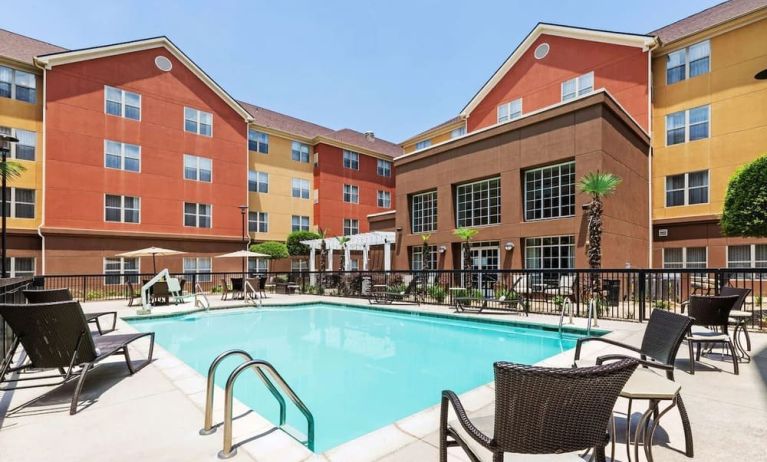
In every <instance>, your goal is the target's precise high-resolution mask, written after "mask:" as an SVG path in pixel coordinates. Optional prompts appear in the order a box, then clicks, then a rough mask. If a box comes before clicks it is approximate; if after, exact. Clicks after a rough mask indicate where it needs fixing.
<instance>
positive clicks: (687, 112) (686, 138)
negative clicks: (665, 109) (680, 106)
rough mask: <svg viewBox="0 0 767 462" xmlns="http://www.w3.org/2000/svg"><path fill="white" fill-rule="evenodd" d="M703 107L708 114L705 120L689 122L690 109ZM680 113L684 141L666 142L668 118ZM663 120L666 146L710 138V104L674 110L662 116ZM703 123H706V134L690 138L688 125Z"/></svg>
mask: <svg viewBox="0 0 767 462" xmlns="http://www.w3.org/2000/svg"><path fill="white" fill-rule="evenodd" d="M703 108H705V109H706V114H707V116H708V117H707V118H706V122H698V123H695V124H690V111H695V110H697V109H703ZM682 113H683V114H684V141H681V142H679V143H672V144H669V143H668V131H669V118H671V117H672V116H675V115H677V114H682ZM663 122H664V124H665V133H664V135H665V140H664V142H665V143H666V146H667V147H668V146H677V145H680V144H687V143H692V142H695V141H700V140H707V139H709V138H711V105H710V104H704V105H702V106H697V107H691V108H689V109H685V110H682V111H676V112H672V113H670V114H666V117H664V119H663ZM703 123H706V124H708V129H707V130H706V136H705V137H703V138H696V139H694V140H690V127H691V126H693V125H701V124H703ZM675 130H678V129H675Z"/></svg>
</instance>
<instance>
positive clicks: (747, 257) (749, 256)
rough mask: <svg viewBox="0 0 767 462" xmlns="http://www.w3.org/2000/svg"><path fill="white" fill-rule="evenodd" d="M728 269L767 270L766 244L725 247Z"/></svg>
mask: <svg viewBox="0 0 767 462" xmlns="http://www.w3.org/2000/svg"><path fill="white" fill-rule="evenodd" d="M727 267H728V268H767V244H750V245H749V244H746V245H731V246H729V247H727Z"/></svg>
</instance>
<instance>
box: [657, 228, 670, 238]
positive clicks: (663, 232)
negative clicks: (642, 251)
mask: <svg viewBox="0 0 767 462" xmlns="http://www.w3.org/2000/svg"><path fill="white" fill-rule="evenodd" d="M658 237H668V229H666V228H663V229H659V230H658Z"/></svg>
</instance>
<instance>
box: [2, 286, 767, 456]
mask: <svg viewBox="0 0 767 462" xmlns="http://www.w3.org/2000/svg"><path fill="white" fill-rule="evenodd" d="M215 298H216V299H217V298H218V297H215ZM321 298H323V297H316V296H303V295H295V296H280V295H274V296H272V297H271V298H270V299H269V300H268V303H270V304H282V303H296V302H309V301H317V300H319V299H321ZM212 301H213V300H212ZM328 301H333V302H341V301H347V300H342V299H338V298H328ZM348 302H349V303H350V304H355V305H357V304H359V305H360V306H367V302H364V301H359V300H348ZM213 304H214V306H221V305H222V302H220V301H213ZM225 305H231V303H225ZM83 307H84V309H85V310H86V311H103V310H105V309H107V310H108V309H117V310H118V311H119V312H120V315H121V316H128V315H132V314H135V308H127V307H126V306H125V304H124V303H123V302H92V303H86V304H84V305H83ZM187 308H189V307H187ZM395 308H403V309H407V310H415V309H417V310H420V311H424V312H435V313H442V314H445V313H451V312H452V310H450V309H449V308H447V307H444V306H421V307H413V306H406V307H405V306H400V307H395ZM176 310H177V308H175V307H172V308H159V309H157V310H155V314H158V313H162V312H170V311H176ZM462 316H480V317H482V318H495V319H504V320H520V319H521V320H523V321H526V322H527V321H530V322H542V323H547V324H556V322H557V321H558V319H557V318H556V317H553V316H542V315H531V316H530V317H529V318H520V317H519V316H517V315H508V314H495V315H493V314H490V315H486V314H482V315H469V314H467V315H462ZM576 322H577V323H580V324H581V325H582V324H583V320H576ZM118 327H119V328H120V330H121V331H129V330H130V329H131V328H130V326H128V325H127V324H125V323H124V322H123V321H120V322H119V324H118ZM600 327H603V328H606V329H610V330H611V331H612V333H611V334H610V335H611V336H612V337H614V338H616V339H621V340H625V341H628V342H630V343H634V344H637V345H638V344H639V342H640V341H641V335H642V332H643V330H644V325H642V324H636V323H623V322H609V321H603V322H600ZM752 340H753V352H752V354H753V356H754V359H753V361H752V362H751V363H749V364H741V371H740V375H739V376H734V375H733V374H732V373H731V368H732V364H731V363H728V362H726V361H720V360H719V359H718V355H712V356H711V357H709V358H704V359H703V361H702V363H699V364H698V367H697V373H696V374H695V375H694V376H693V375H689V374H687V373H686V372H684V371H686V370H687V366H688V360H687V354H686V351H687V350H686V348H685V347H683V348H682V351H681V353H680V359H679V360H678V362H677V367H678V368H680V369H682V370H680V371H679V372H678V373H677V374H676V376H677V381H678V382H679V383H680V384H681V385H682V395H683V397H684V399H685V404H686V405H687V410H688V413H689V415H690V420H691V422H692V428H693V436H694V440H695V455H696V457H695V459H696V460H702V461H717V460H728V461H732V460H748V461H758V460H767V456H766V455H765V450H764V441H765V437H767V434H766V430H765V429H766V428H767V335H765V334H754V335H752ZM609 351H614V349H613V348H610V347H608V348H605V347H599V346H596V344H594V345H592V346H589V347H588V348H586V349H585V351H584V356H586V357H596V356H599V355H602V354H605V353H607V352H609ZM142 354H145V345H139V347H138V348H137V351H135V356H136V359H139V358H141V357H143V356H142ZM571 361H572V351H568V352H564V353H562V354H560V355H557V356H554V357H552V358H549V359H548V360H546V361H545V362H544V363H543V364H546V365H551V366H562V367H567V366H569V364H570V363H571ZM72 388H73V384H68V385H66V386H64V387H61V388H58V389H46V388H42V389H31V390H19V391H15V392H6V393H2V394H0V461H2V462H17V461H49V460H55V461H85V462H87V461H96V460H109V461H126V462H127V461H131V462H133V461H137V460H151V461H213V460H218V459H217V458H216V454H217V452H218V451H219V450H220V449H221V438H222V432H221V431H220V430H219V431H218V432H216V433H215V434H213V435H210V436H200V435H199V434H198V430H199V429H200V427H201V426H202V421H203V413H202V408H203V407H202V406H203V403H204V379H203V378H202V377H201V376H200V375H199V374H198V373H197V372H196V371H194V370H193V369H191V368H190V367H188V366H186V365H185V364H183V363H182V362H181V361H179V360H178V359H176V358H175V357H173V356H172V355H170V354H168V353H167V352H166V351H165V350H163V349H162V348H157V350H156V353H155V361H154V362H153V364H151V365H150V366H148V367H146V368H145V369H143V370H141V371H140V372H139V373H137V374H136V375H134V376H129V375H128V374H127V370H126V368H125V364H124V362H122V360H121V359H115V360H111V361H110V362H109V363H107V364H105V365H104V366H102V367H99V368H97V369H96V370H95V371H94V372H92V377H91V375H90V374H89V376H88V380H87V382H86V387H85V390H84V392H83V395H82V397H81V398H82V401H81V404H80V408H79V409H80V411H79V412H78V414H76V415H75V416H70V415H69V414H68V408H69V400H70V398H71V392H72ZM493 393H494V390H493V386H492V384H490V385H487V386H483V387H480V388H478V389H475V390H472V391H470V392H468V393H466V394H464V395H462V399H463V400H464V403H465V404H466V406H467V408H468V409H469V410H470V413H471V414H475V415H476V414H479V413H485V412H488V411H489V410H492V399H493ZM40 396H42V398H41V399H40V400H38V401H37V402H35V403H33V404H31V405H29V406H27V407H25V408H22V409H21V410H16V411H14V410H13V409H14V408H15V407H16V406H18V405H19V404H21V403H24V402H26V401H28V400H29V399H32V398H35V397H40ZM217 398H218V400H217V402H216V403H217V405H216V406H215V408H216V409H215V413H214V421H219V420H220V418H221V417H220V416H221V415H222V405H221V402H222V401H223V399H222V398H223V393H219V394H218V395H217ZM644 407H645V406H644V405H643V404H642V403H641V402H640V403H635V406H634V409H635V413H634V415H633V416H632V419H633V420H636V419H637V418H638V415H639V412H636V410H639V411H640V412H641V411H642V410H644ZM625 408H626V406H625V402H619V403H618V406H617V408H616V415H617V416H618V420H619V428H621V427H620V425H621V424H622V423H625ZM9 410H10V411H11V412H9ZM235 415H241V417H240V418H239V419H238V420H237V421H236V422H235V425H234V431H235V441H237V442H241V443H242V444H241V446H240V448H239V452H238V455H237V456H236V457H235V458H234V459H233V460H256V461H277V462H286V461H287V462H289V461H300V460H318V461H333V462H335V461H344V462H345V461H374V460H378V461H431V460H433V461H436V460H438V450H437V448H438V438H437V428H438V410H437V407H433V408H431V409H427V410H424V411H422V412H420V413H418V414H416V415H414V416H411V417H409V418H406V419H403V420H402V421H400V422H397V423H395V424H393V425H389V426H387V427H384V428H382V429H380V430H378V431H376V432H373V433H372V434H369V435H365V436H363V437H361V438H358V439H357V440H354V441H351V442H349V443H346V444H344V445H341V446H339V447H337V448H334V449H331V450H330V451H328V452H327V453H324V454H321V455H312V454H311V453H309V452H308V451H307V450H306V449H305V448H303V447H302V446H300V445H298V444H297V443H296V442H295V441H294V440H292V439H291V438H290V437H288V436H286V435H285V434H284V433H282V432H281V431H274V429H273V426H272V425H271V424H270V423H269V422H267V421H265V420H264V419H262V418H261V417H260V416H258V415H256V414H255V413H252V412H248V410H247V409H245V408H244V407H241V406H239V405H238V406H236V407H235ZM683 444H684V441H683V439H682V432H681V423H680V421H679V418H678V413H676V412H675V411H672V412H671V413H669V414H668V415H666V416H665V417H664V418H663V420H662V427H661V428H660V429H659V430H658V432H657V433H656V437H655V446H654V448H653V454H654V456H655V459H656V460H658V461H665V460H669V461H676V460H680V461H681V460H689V459H687V458H686V457H685V456H684V455H683V454H681V453H680V451H682V450H683ZM450 460H452V461H466V460H468V459H467V458H466V457H465V455H463V454H462V453H461V452H460V450H458V449H451V450H450ZM514 460H557V459H555V458H550V457H548V456H547V457H545V458H527V457H522V458H517V457H515V458H514ZM616 460H621V461H624V460H626V447H625V445H624V444H622V438H620V437H619V444H618V447H617V453H616ZM632 460H633V457H632ZM641 460H643V459H641Z"/></svg>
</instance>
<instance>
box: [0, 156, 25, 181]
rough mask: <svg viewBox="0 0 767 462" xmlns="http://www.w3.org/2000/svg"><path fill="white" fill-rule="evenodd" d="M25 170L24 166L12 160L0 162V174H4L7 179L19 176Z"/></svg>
mask: <svg viewBox="0 0 767 462" xmlns="http://www.w3.org/2000/svg"><path fill="white" fill-rule="evenodd" d="M26 170H27V168H26V167H24V166H23V165H21V164H20V163H18V162H14V161H12V160H7V161H5V164H3V163H2V162H0V176H5V178H6V179H7V180H12V179H14V178H18V177H20V176H21V174H22V173H24V172H25V171H26Z"/></svg>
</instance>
